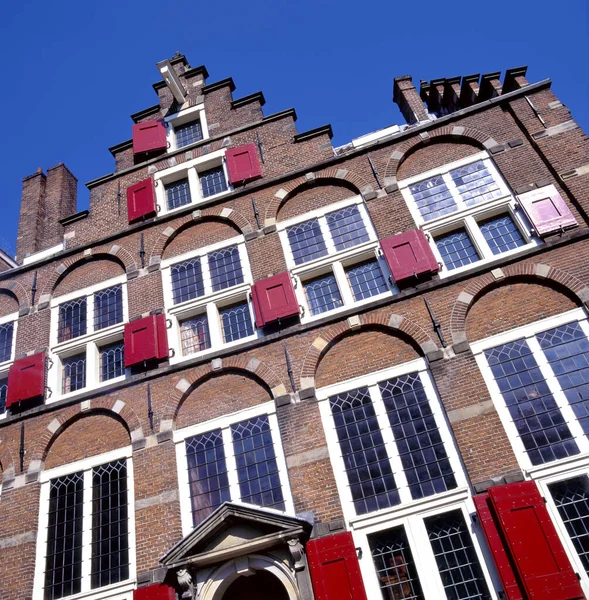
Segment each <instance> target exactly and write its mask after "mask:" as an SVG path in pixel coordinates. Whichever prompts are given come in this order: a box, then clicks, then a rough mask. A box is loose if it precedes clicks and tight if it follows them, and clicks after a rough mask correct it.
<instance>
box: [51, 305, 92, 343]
mask: <svg viewBox="0 0 589 600" xmlns="http://www.w3.org/2000/svg"><path fill="white" fill-rule="evenodd" d="M81 335H86V298H78V299H77V300H72V301H71V302H65V303H64V304H60V305H59V326H58V328H57V341H58V342H65V341H67V340H72V339H74V338H77V337H79V336H81Z"/></svg>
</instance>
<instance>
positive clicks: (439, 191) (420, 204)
mask: <svg viewBox="0 0 589 600" xmlns="http://www.w3.org/2000/svg"><path fill="white" fill-rule="evenodd" d="M409 190H410V192H411V195H412V196H413V200H414V201H415V204H416V205H417V208H418V209H419V212H420V213H421V216H422V218H423V220H424V221H430V220H431V219H436V218H438V217H441V216H443V215H448V214H450V213H453V212H454V211H455V210H457V206H456V201H455V200H454V198H453V197H452V193H451V192H450V190H449V189H448V186H447V185H446V182H445V181H444V178H443V177H442V175H436V176H435V177H430V178H429V179H424V180H423V181H419V182H418V183H414V184H413V185H410V186H409Z"/></svg>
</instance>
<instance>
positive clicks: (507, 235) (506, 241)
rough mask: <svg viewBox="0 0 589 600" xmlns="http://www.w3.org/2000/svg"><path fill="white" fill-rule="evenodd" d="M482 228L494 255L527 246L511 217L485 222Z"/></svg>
mask: <svg viewBox="0 0 589 600" xmlns="http://www.w3.org/2000/svg"><path fill="white" fill-rule="evenodd" d="M480 227H481V231H482V233H483V235H484V236H485V239H486V240H487V243H488V244H489V248H491V251H492V252H493V254H501V253H502V252H507V251H508V250H513V248H519V247H520V246H523V245H524V244H525V241H524V238H523V237H522V234H521V233H520V232H519V229H518V228H517V226H516V224H515V223H514V222H513V219H512V218H511V217H510V216H509V215H501V216H500V217H494V218H492V219H488V220H487V221H483V222H482V223H480Z"/></svg>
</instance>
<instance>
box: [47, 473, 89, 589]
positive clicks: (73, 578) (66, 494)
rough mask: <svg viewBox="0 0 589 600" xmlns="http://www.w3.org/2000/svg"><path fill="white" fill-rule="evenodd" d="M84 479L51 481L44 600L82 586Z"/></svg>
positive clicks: (76, 474)
mask: <svg viewBox="0 0 589 600" xmlns="http://www.w3.org/2000/svg"><path fill="white" fill-rule="evenodd" d="M83 501H84V476H83V474H82V473H74V474H73V475H67V476H66V477H59V478H58V479H53V480H52V481H51V483H50V489H49V518H48V523H47V552H46V558H45V587H44V589H45V591H44V595H43V596H44V598H45V600H55V599H56V598H63V597H64V596H71V595H72V594H77V593H79V592H80V590H81V582H82V509H83V505H84V502H83Z"/></svg>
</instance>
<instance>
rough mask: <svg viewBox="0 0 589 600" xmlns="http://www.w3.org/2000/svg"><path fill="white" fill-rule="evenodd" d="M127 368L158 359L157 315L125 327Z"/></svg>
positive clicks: (138, 320)
mask: <svg viewBox="0 0 589 600" xmlns="http://www.w3.org/2000/svg"><path fill="white" fill-rule="evenodd" d="M124 338H125V367H132V366H133V365H137V364H141V363H142V362H143V361H148V360H154V359H156V358H157V357H158V354H159V351H158V339H157V321H156V315H149V316H148V317H145V318H143V319H137V320H136V321H131V322H130V323H127V324H126V325H125V334H124Z"/></svg>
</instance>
